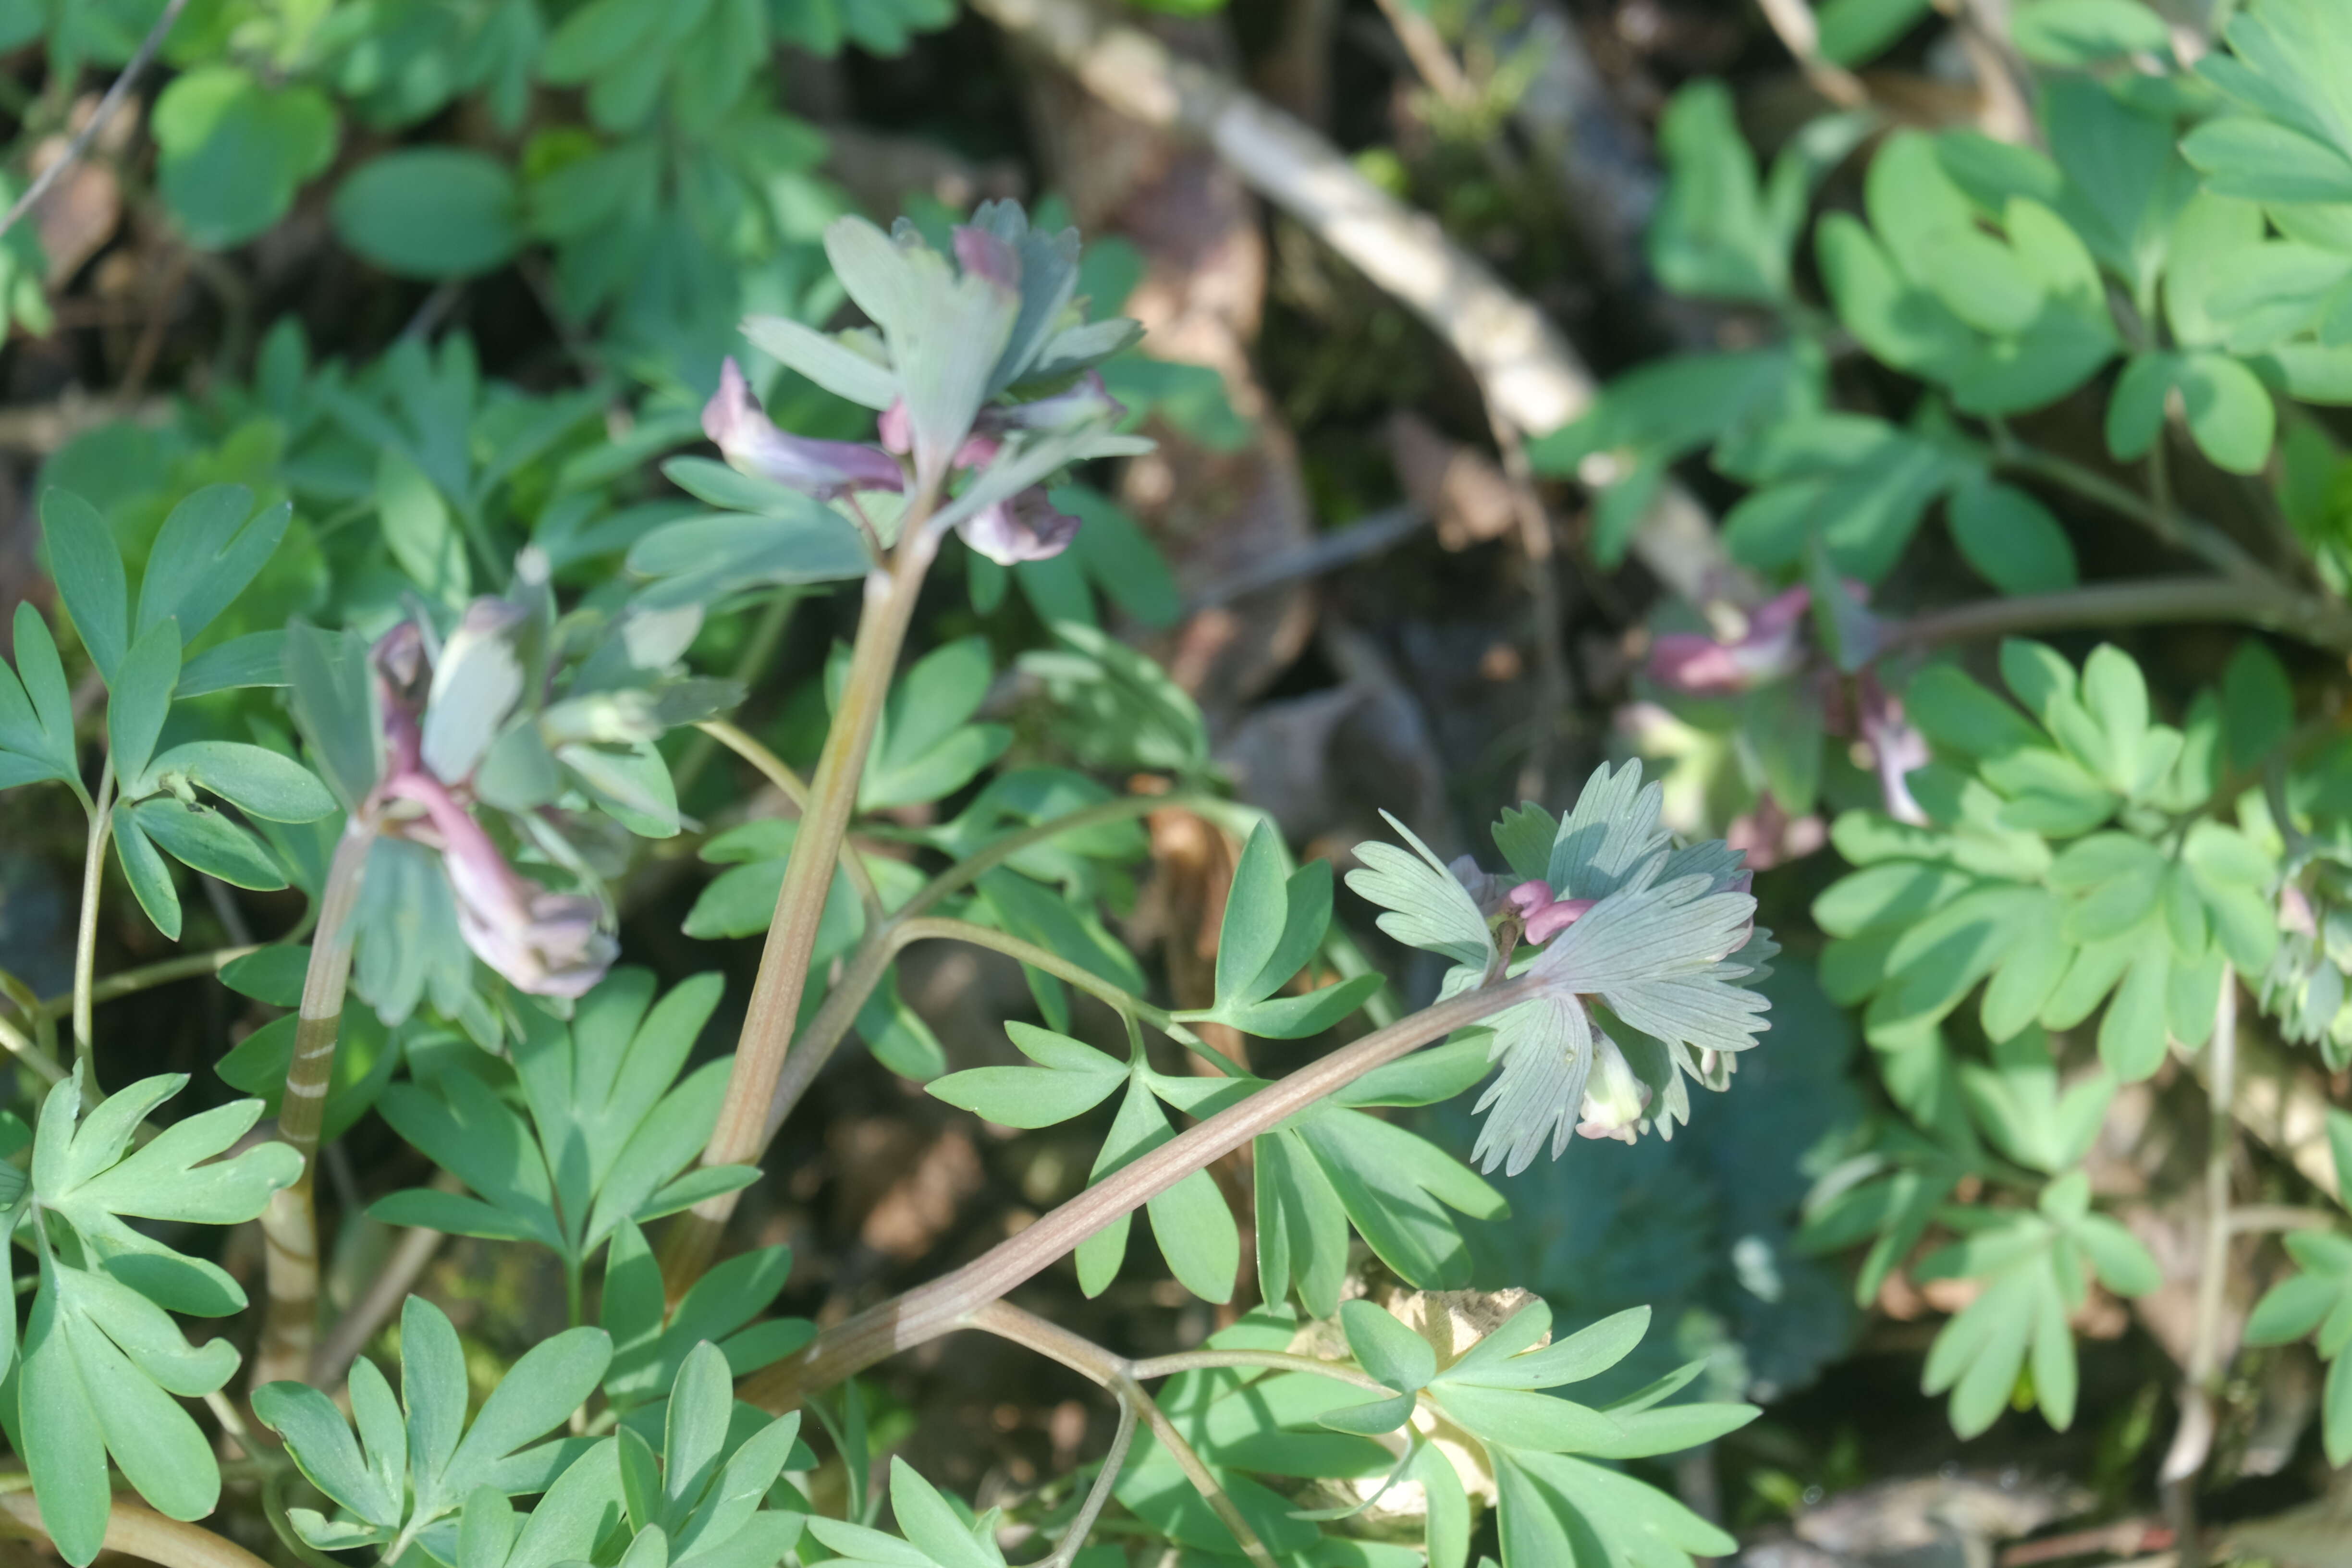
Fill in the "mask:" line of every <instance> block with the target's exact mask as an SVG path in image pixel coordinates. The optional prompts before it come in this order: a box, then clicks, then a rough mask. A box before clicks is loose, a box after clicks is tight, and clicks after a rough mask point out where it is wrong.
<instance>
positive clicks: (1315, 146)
mask: <svg viewBox="0 0 2352 1568" xmlns="http://www.w3.org/2000/svg"><path fill="white" fill-rule="evenodd" d="M973 8H974V9H975V10H978V11H980V12H982V14H983V15H985V16H988V17H990V18H991V19H992V20H993V21H994V22H996V24H997V25H998V26H1002V27H1003V28H1004V29H1005V31H1006V32H1007V33H1010V34H1012V35H1013V36H1014V37H1017V38H1019V39H1021V40H1022V41H1023V42H1024V43H1027V44H1029V45H1031V46H1033V47H1036V48H1038V49H1040V50H1042V51H1043V52H1044V53H1045V54H1046V55H1047V56H1048V57H1050V58H1052V59H1054V60H1055V62H1056V63H1058V64H1059V65H1060V66H1061V67H1062V68H1064V69H1066V70H1067V71H1068V72H1070V74H1071V75H1073V76H1074V77H1076V79H1078V81H1079V82H1080V83H1081V84H1082V85H1084V86H1085V87H1086V88H1087V89H1088V90H1089V91H1091V92H1093V93H1094V94H1095V95H1096V96H1097V98H1100V99H1101V100H1104V101H1105V102H1107V103H1108V104H1110V105H1111V106H1112V107H1113V108H1115V109H1118V110H1120V111H1122V112H1123V113H1126V114H1129V115H1132V116H1133V117H1135V118H1136V119H1138V120H1140V121H1144V122H1145V123H1147V124H1150V125H1153V126H1157V127H1159V128H1160V129H1162V130H1165V131H1170V132H1177V133H1180V134H1183V135H1187V136H1191V137H1193V138H1195V139H1196V140H1199V141H1202V142H1206V143H1207V144H1208V145H1210V146H1211V147H1213V149H1215V151H1216V152H1217V153H1218V154H1219V156H1221V157H1223V159H1224V161H1225V162H1226V163H1228V164H1230V165H1231V166H1232V167H1233V169H1234V172H1235V173H1237V174H1240V175H1241V176H1242V178H1243V179H1244V180H1246V181H1247V182H1248V183H1249V184H1251V185H1252V186H1253V187H1254V188H1255V189H1256V190H1257V192H1258V193H1259V194H1260V195H1264V196H1265V197H1266V199H1268V200H1269V201H1272V202H1274V203H1275V204H1276V205H1278V206H1281V207H1282V208H1284V209H1285V210H1286V211H1287V212H1288V213H1290V215H1291V216H1294V217H1296V218H1297V219H1298V220H1299V221H1300V222H1301V223H1303V224H1305V225H1306V226H1307V227H1308V228H1309V229H1311V230H1313V231H1314V233H1315V234H1316V235H1317V237H1319V238H1320V239H1322V241H1323V242H1324V243H1325V244H1327V245H1328V246H1330V247H1331V248H1332V249H1334V250H1336V251H1338V252H1339V254H1340V255H1341V256H1343V257H1345V258H1347V259H1348V260H1349V262H1351V263H1353V264H1354V265H1355V267H1356V268H1358V269H1359V270H1360V271H1361V272H1362V273H1363V274H1364V276H1365V277H1367V278H1369V279H1371V281H1372V282H1373V283H1375V284H1377V285H1378V286H1379V287H1381V289H1386V290H1387V291H1388V292H1389V293H1390V294H1391V295H1393V296H1394V297H1395V298H1396V299H1397V300H1400V301H1401V302H1402V303H1403V304H1404V305H1406V306H1408V307H1409V308H1410V309H1412V311H1413V312H1414V313H1415V314H1416V315H1418V316H1420V317H1421V318H1422V320H1423V321H1425V322H1426V323H1428V325H1429V327H1430V328H1431V330H1432V331H1435V332H1436V333H1437V334H1438V336H1440V337H1441V338H1443V339H1444V341H1445V342H1446V343H1447V345H1448V346H1449V347H1451V348H1452V349H1453V350H1454V353H1457V354H1459V355H1460V356H1461V357H1462V359H1463V362H1464V363H1465V364H1467V365H1468V366H1469V368H1470V371H1471V374H1473V375H1475V377H1476V378H1477V380H1478V384H1479V385H1480V386H1481V387H1482V388H1484V389H1485V392H1486V398H1487V401H1488V404H1489V405H1490V406H1491V407H1492V409H1493V411H1494V413H1495V415H1496V417H1498V418H1501V419H1505V420H1507V421H1508V422H1509V423H1510V424H1511V426H1513V427H1514V428H1516V429H1517V430H1520V431H1522V432H1524V433H1526V434H1528V435H1531V436H1534V435H1542V434H1545V433H1546V432H1549V431H1551V430H1555V429H1557V428H1559V426H1562V425H1565V424H1567V423H1568V422H1569V421H1570V420H1571V419H1574V418H1575V417H1577V416H1579V415H1580V414H1582V413H1583V412H1584V411H1585V410H1586V409H1587V408H1588V407H1590V406H1591V404H1592V400H1593V397H1594V395H1595V393H1596V391H1597V387H1596V384H1595V382H1594V380H1593V377H1592V373H1591V370H1589V369H1588V368H1587V367H1586V366H1585V363H1584V362H1583V360H1582V359H1581V358H1580V357H1579V356H1578V354H1577V353H1576V351H1575V350H1574V349H1573V348H1571V347H1570V345H1569V343H1568V341H1567V340H1566V339H1565V338H1563V337H1562V336H1561V335H1560V334H1559V331H1558V330H1557V329H1556V328H1554V327H1553V326H1552V324H1551V323H1550V321H1548V320H1546V319H1545V317H1544V314H1543V312H1542V311H1540V310H1538V309H1536V307H1535V306H1534V305H1533V304H1531V303H1530V302H1529V301H1528V300H1525V299H1524V298H1522V297H1521V296H1519V295H1518V294H1517V293H1515V292H1513V291H1512V290H1511V289H1509V288H1508V287H1507V286H1506V285H1505V284H1504V282H1503V281H1502V279H1499V278H1497V277H1496V276H1495V274H1494V273H1493V272H1492V271H1491V270H1489V269H1488V268H1487V267H1486V265H1485V264H1484V263H1483V262H1481V261H1479V260H1478V259H1477V258H1475V257H1473V256H1471V255H1470V254H1469V253H1468V252H1466V251H1465V250H1463V249H1462V248H1461V247H1458V246H1456V245H1455V244H1454V242H1453V241H1452V240H1451V239H1449V238H1447V237H1446V235H1445V233H1444V230H1443V229H1442V228H1440V227H1439V226H1438V225H1437V222H1436V220H1435V219H1433V218H1432V217H1430V216H1428V215H1427V214H1425V213H1418V212H1414V211H1412V210H1411V209H1410V208H1408V207H1406V206H1404V205H1402V204H1401V203H1399V202H1397V201H1396V200H1395V199H1394V198H1393V197H1391V196H1390V195H1388V194H1387V193H1386V192H1384V191H1382V190H1381V189H1380V187H1378V186H1377V185H1375V184H1372V183H1371V182H1370V180H1368V179H1366V178H1365V177H1364V175H1363V174H1361V173H1360V172H1359V171H1358V170H1357V168H1356V166H1355V165H1354V164H1353V163H1350V162H1349V160H1348V158H1347V156H1346V155H1345V154H1344V153H1341V152H1340V151H1339V149H1338V148H1336V147H1334V146H1332V145H1331V144H1330V143H1329V142H1327V141H1325V140H1324V139H1323V138H1322V137H1320V136H1318V135H1317V134H1316V133H1315V132H1312V131H1310V130H1308V129H1307V127H1306V126H1304V125H1301V124H1300V123H1299V122H1298V121H1296V120H1293V119H1291V118H1290V117H1289V116H1288V115H1286V114H1284V113H1282V112H1281V111H1279V110H1276V109H1274V108H1272V107H1271V106H1269V105H1267V104H1266V103H1265V102H1264V101H1262V100H1259V99H1257V98H1255V97H1254V96H1252V95H1251V94H1250V93H1248V92H1246V91H1244V90H1243V89H1241V88H1239V87H1237V86H1236V85H1234V83H1233V82H1232V81H1230V80H1228V79H1225V78H1224V77H1223V76H1221V75H1219V74H1218V73H1216V72H1215V71H1213V70H1211V69H1209V68H1206V67H1203V66H1201V65H1199V64H1197V63H1195V62H1192V61H1190V60H1184V59H1180V58H1176V57H1175V56H1174V55H1172V54H1171V52H1170V51H1169V50H1168V49H1167V48H1166V47H1164V46H1162V45H1161V44H1160V42H1159V40H1157V39H1156V38H1153V37H1150V36H1149V35H1148V34H1145V33H1143V32H1141V31H1139V30H1138V29H1136V28H1133V27H1129V26H1122V25H1120V24H1118V23H1116V22H1112V21H1109V20H1107V19H1106V18H1105V17H1104V16H1103V15H1102V14H1101V13H1100V12H1098V11H1097V10H1096V9H1095V7H1094V6H1093V5H1089V4H1087V0H973ZM1633 548H1634V550H1635V552H1637V553H1638V554H1639V555H1640V556H1641V558H1642V561H1643V564H1645V565H1646V566H1648V567H1649V569H1650V570H1651V571H1652V572H1653V573H1654V574H1657V576H1658V577H1659V578H1660V579H1662V580H1663V581H1664V582H1665V583H1667V584H1670V585H1671V586H1672V587H1673V588H1675V591H1676V592H1678V593H1681V594H1683V595H1685V596H1687V597H1694V598H1696V597H1698V596H1699V595H1700V594H1701V592H1702V591H1703V590H1704V589H1705V588H1706V585H1707V584H1709V583H1710V582H1719V581H1722V580H1724V579H1726V578H1727V577H1730V576H1733V575H1735V574H1734V573H1733V572H1732V571H1731V569H1730V566H1729V563H1728V561H1727V557H1726V556H1725V555H1724V552H1723V549H1722V545H1721V543H1720V542H1718V541H1717V538H1716V536H1715V530H1714V525H1713V522H1712V521H1711V520H1710V519H1709V518H1708V516H1707V514H1706V509H1705V508H1704V507H1702V506H1701V505H1700V504H1699V503H1698V501H1697V500H1696V499H1695V498H1693V497H1692V496H1691V495H1690V494H1689V493H1688V492H1687V491H1685V490H1684V489H1681V488H1680V487H1678V486H1675V485H1673V484H1669V485H1667V486H1666V487H1665V488H1664V491H1663V492H1662V494H1661V498H1660V500H1659V502H1658V504H1657V506H1656V507H1655V508H1654V509H1653V510H1652V512H1651V514H1650V516H1649V518H1648V519H1647V520H1646V521H1645V522H1644V523H1643V528H1642V531H1641V533H1640V534H1639V535H1638V536H1637V537H1636V539H1635V541H1634V545H1633Z"/></svg>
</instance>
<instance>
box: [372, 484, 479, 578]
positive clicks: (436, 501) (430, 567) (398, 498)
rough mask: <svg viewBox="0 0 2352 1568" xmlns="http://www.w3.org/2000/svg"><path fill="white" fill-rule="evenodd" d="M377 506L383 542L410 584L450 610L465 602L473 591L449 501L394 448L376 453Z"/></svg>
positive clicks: (463, 546) (470, 576)
mask: <svg viewBox="0 0 2352 1568" xmlns="http://www.w3.org/2000/svg"><path fill="white" fill-rule="evenodd" d="M375 505H376V512H377V515H378V517H379V518H380V519H381V520H382V522H383V542H384V544H385V546H386V547H387V548H389V549H390V550H391V552H392V559H393V561H394V563H395V564H397V565H398V566H399V568H400V569H401V570H402V571H403V572H405V573H406V574H408V577H409V580H410V581H411V582H413V583H415V584H416V585H417V587H419V588H420V589H422V590H423V591H424V592H425V594H427V595H430V596H431V597H433V598H435V599H437V600H439V601H440V602H441V603H443V604H445V605H450V606H452V607H453V608H454V607H455V606H457V605H462V604H464V603H465V602H466V600H467V597H468V596H469V595H470V594H471V592H472V587H473V573H472V569H471V568H470V567H468V566H467V562H466V541H465V536H464V535H463V534H462V533H461V532H460V531H458V526H457V519H456V518H455V517H454V516H452V515H451V513H450V510H449V502H448V500H447V499H446V497H444V496H443V495H442V493H441V491H440V490H439V489H436V487H435V485H434V483H433V480H432V479H431V478H429V477H428V476H427V475H426V474H425V470H424V469H423V468H418V467H417V466H416V463H415V460H414V459H413V458H410V457H409V456H408V455H407V453H405V452H404V451H403V450H402V449H401V448H400V447H394V446H386V447H383V448H382V449H381V450H380V451H379V452H378V453H377V454H376V466H375Z"/></svg>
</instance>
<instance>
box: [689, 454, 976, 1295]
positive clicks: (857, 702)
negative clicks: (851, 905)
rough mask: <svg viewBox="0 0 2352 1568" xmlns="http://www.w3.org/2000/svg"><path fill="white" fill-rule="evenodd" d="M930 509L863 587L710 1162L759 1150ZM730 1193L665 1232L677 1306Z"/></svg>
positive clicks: (712, 1252)
mask: <svg viewBox="0 0 2352 1568" xmlns="http://www.w3.org/2000/svg"><path fill="white" fill-rule="evenodd" d="M929 510H930V507H929V504H928V501H927V500H925V499H924V498H918V500H917V501H916V504H915V505H914V506H913V507H912V508H910V509H909V512H908V517H907V519H906V520H905V521H904V522H903V523H902V524H901V525H900V534H899V538H900V543H899V546H898V554H897V555H896V557H894V558H893V560H892V562H891V564H890V567H889V569H888V570H887V572H885V571H881V570H877V571H876V572H874V573H873V574H870V575H868V576H867V578H866V611H865V614H864V615H863V616H861V617H859V620H858V623H857V640H856V643H855V644H854V645H853V647H851V650H850V656H849V679H848V681H847V682H846V684H845V685H844V687H843V689H842V693H841V703H840V706H839V708H838V709H837V710H835V713H834V718H833V728H832V729H831V730H830V731H828V732H827V733H826V735H825V738H824V752H822V753H820V754H819V756H818V758H817V764H816V773H815V775H814V777H813V778H811V779H810V781H809V809H808V810H807V812H805V813H804V814H803V816H802V817H801V825H800V831H799V833H798V835H797V836H796V837H794V838H793V852H792V856H791V858H789V859H787V860H786V861H785V862H784V881H783V886H782V888H781V889H778V891H777V894H776V913H775V917H774V919H773V920H772V921H770V922H769V924H768V942H767V946H766V947H765V948H764V949H763V950H762V951H761V954H760V973H759V978H758V979H757V980H755V981H754V982H753V983H752V986H751V1006H750V1009H749V1010H748V1011H747V1012H746V1014H745V1015H744V1018H743V1032H742V1035H741V1036H740V1038H739V1039H738V1041H737V1043H736V1047H735V1068H734V1071H733V1073H732V1075H731V1076H730V1078H729V1079H728V1080H727V1099H726V1100H725V1102H724V1103H723V1104H721V1105H720V1107H719V1121H718V1125H717V1126H716V1127H715V1128H713V1129H712V1131H711V1134H710V1142H709V1144H708V1145H707V1146H706V1147H705V1148H704V1150H703V1152H702V1161H703V1163H704V1164H706V1165H729V1164H740V1163H747V1162H750V1161H753V1160H756V1159H758V1158H759V1156H760V1152H761V1149H762V1148H763V1147H764V1146H765V1143H766V1140H767V1127H768V1108H769V1106H770V1105H772V1103H773V1102H774V1100H775V1093H776V1079H777V1077H778V1075H780V1074H781V1073H782V1071H783V1066H784V1057H785V1054H786V1051H787V1049H788V1047H790V1046H791V1044H792V1037H793V1026H794V1025H795V1024H796V1023H797V1022H798V1021H799V1018H800V1007H801V993H802V992H803V990H804V989H805V988H806V986H807V984H808V966H809V955H810V953H811V952H814V950H815V947H816V932H817V924H818V922H819V921H820V920H821V919H822V918H823V916H824V900H825V894H826V892H827V891H828V890H829V889H831V887H832V885H833V869H834V866H835V863H836V861H837V860H838V859H839V858H840V855H841V842H842V839H843V838H844V837H845V836H846V835H847V833H848V831H849V819H850V816H851V814H852V813H853V812H854V811H855V809H856V805H857V781H858V779H859V777H860V775H861V774H863V773H864V772H865V769H866V753H867V752H869V751H871V750H872V749H873V745H874V731H875V727H876V725H877V724H878V723H879V722H880V721H881V717H882V703H883V700H884V699H885V698H887V696H888V695H889V692H890V679H891V676H892V675H893V674H894V673H895V672H896V671H897V669H898V650H899V649H900V648H901V647H903V646H904V645H905V643H906V640H907V628H908V626H909V625H911V624H912V622H913V620H914V616H915V603H916V601H917V599H919V597H920V596H921V595H922V589H923V578H924V575H925V574H927V573H928V572H929V570H930V565H931V562H932V561H933V560H934V559H935V558H936V557H937V555H938V553H939V541H938V540H937V539H935V538H934V537H932V534H931V531H930V530H929V527H928V526H926V518H927V516H928V514H929ZM736 1196H737V1194H733V1193H730V1194H726V1195H725V1196H724V1197H719V1198H712V1199H710V1200H709V1201H707V1202H705V1203H703V1204H700V1205H697V1206H696V1207H695V1208H694V1209H692V1210H690V1211H689V1212H688V1213H686V1214H683V1215H679V1216H678V1217H677V1220H676V1221H674V1222H673V1223H672V1224H671V1226H670V1231H669V1235H668V1236H667V1237H666V1238H665V1241H664V1246H663V1249H662V1276H663V1279H664V1282H665V1283H666V1285H667V1288H668V1290H669V1293H670V1295H671V1297H672V1299H676V1298H677V1296H679V1295H682V1294H683V1293H684V1292H685V1290H686V1288H687V1287H688V1285H690V1284H692V1283H693V1282H694V1281H695V1280H696V1279H698V1278H700V1277H701V1274H702V1271H703V1270H704V1269H705V1268H708V1267H709V1264H710V1260H711V1258H713V1257H714V1256H716V1255H717V1253H718V1250H719V1233H720V1232H721V1231H722V1230H724V1229H725V1227H726V1225H727V1216H728V1215H730V1214H732V1213H734V1210H735V1201H736Z"/></svg>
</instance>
